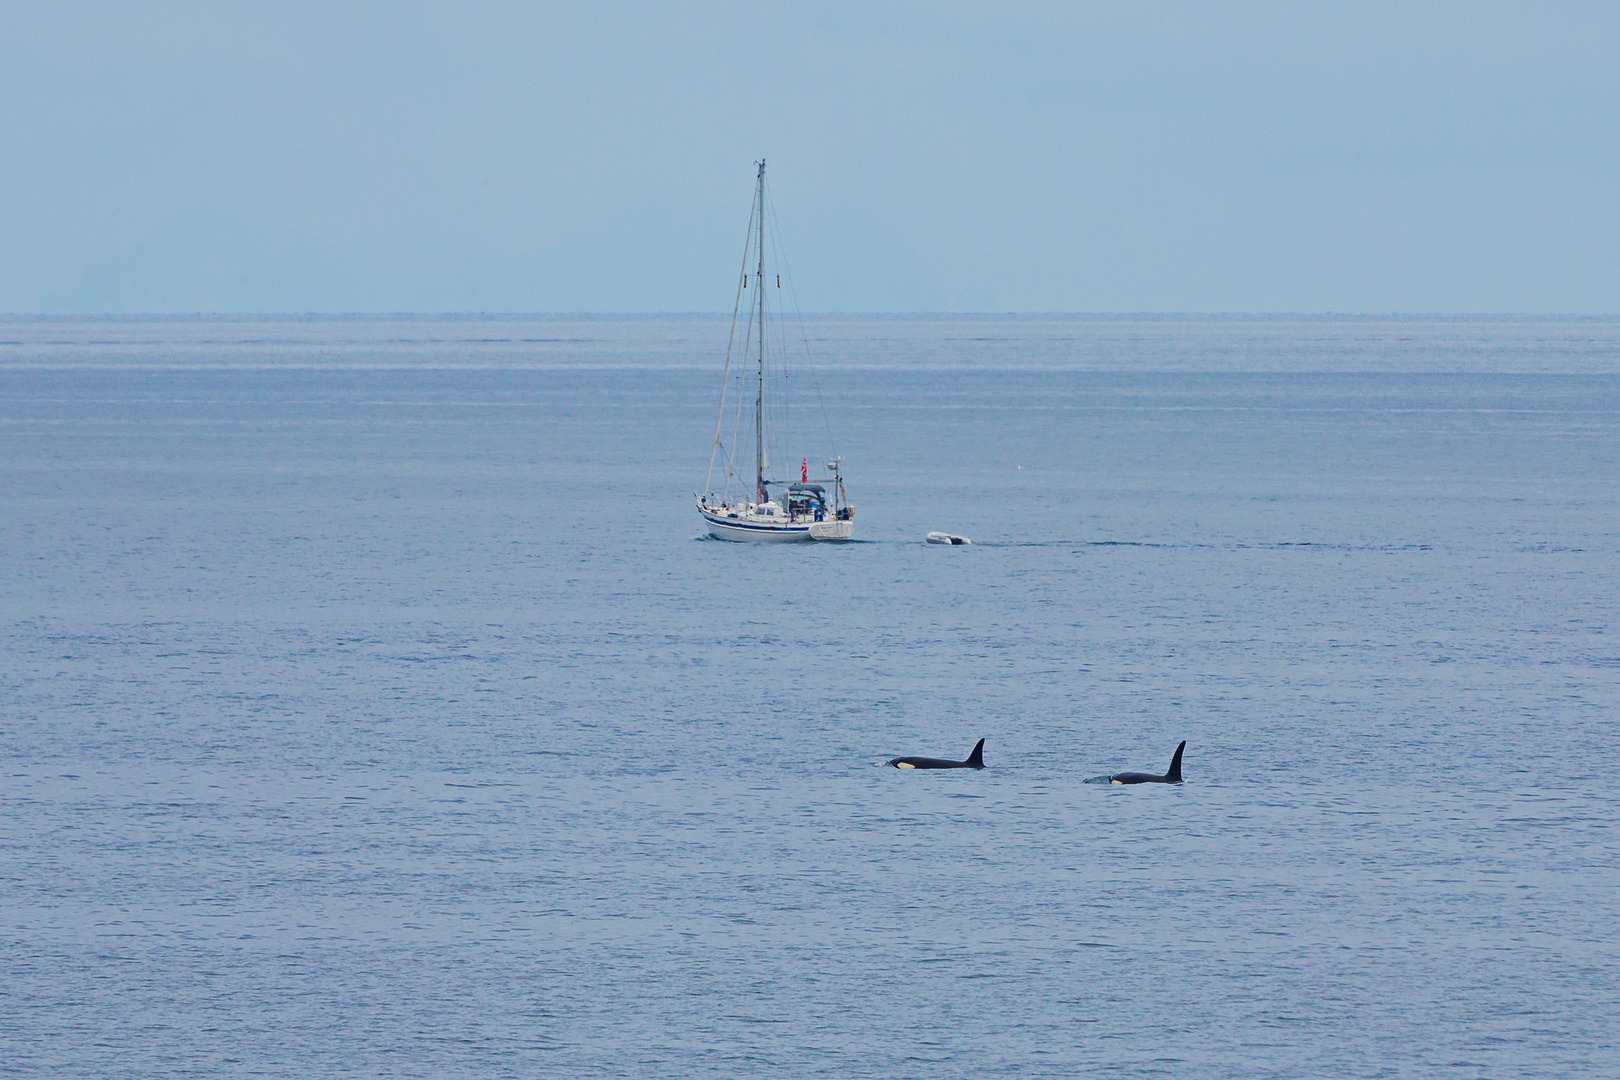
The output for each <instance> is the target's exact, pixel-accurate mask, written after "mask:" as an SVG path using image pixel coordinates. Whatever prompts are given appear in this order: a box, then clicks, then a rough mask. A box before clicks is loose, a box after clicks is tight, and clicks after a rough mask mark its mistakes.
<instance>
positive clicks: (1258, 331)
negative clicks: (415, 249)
mask: <svg viewBox="0 0 1620 1080" xmlns="http://www.w3.org/2000/svg"><path fill="white" fill-rule="evenodd" d="M727 330H728V322H726V321H723V320H718V319H711V318H679V317H672V318H646V319H566V318H534V319H497V318H488V319H475V318H467V319H410V320H388V319H353V320H344V319H307V320H298V319H285V320H128V321H107V320H99V321H98V320H78V321H74V320H34V319H17V318H12V319H9V320H5V321H0V1073H4V1074H6V1075H28V1076H50V1075H61V1076H110V1077H118V1076H181V1075H192V1074H208V1075H241V1076H255V1075H267V1076H297V1077H312V1076H336V1075H364V1076H377V1075H382V1076H423V1077H502V1076H513V1077H530V1076H559V1077H574V1076H581V1077H583V1076H638V1077H672V1076H675V1077H685V1076H692V1077H711V1076H712V1077H730V1076H742V1075H761V1074H764V1075H773V1076H783V1077H801V1076H826V1077H968V1076H972V1077H982V1076H1009V1077H1057V1076H1072V1075H1075V1074H1090V1073H1101V1074H1108V1075H1122V1076H1135V1075H1170V1074H1175V1075H1180V1076H1199V1077H1222V1076H1232V1077H1299V1076H1348V1077H1371V1076H1399V1077H1426V1076H1444V1077H1476V1076H1478V1077H1496V1076H1518V1077H1529V1076H1547V1077H1553V1076H1557V1077H1568V1076H1583V1077H1598V1076H1613V1075H1614V1074H1615V1068H1616V1064H1615V1062H1616V1060H1617V1051H1620V1045H1617V1044H1620V1004H1617V1002H1620V822H1617V811H1620V797H1617V795H1616V789H1615V786H1614V783H1613V779H1612V778H1613V776H1614V775H1615V773H1616V771H1617V770H1620V626H1617V625H1616V610H1617V605H1620V321H1616V320H1540V321H1536V320H1506V319H1503V320H1489V319H1452V320H1421V319H1417V320H1388V321H1380V320H1373V319H1359V320H1358V319H1341V320H1331V319H1324V320H1308V319H1292V320H1290V319H1179V320H1178V319H1128V318H1117V319H1103V318H1096V319H1084V318H1075V319H1063V318H1052V319H1043V318H1011V317H1009V318H937V319H929V318H916V319H906V318H836V319H835V318H828V319H819V318H817V319H810V320H808V321H807V322H806V323H805V325H804V328H803V333H802V337H803V338H804V339H805V342H807V343H808V345H809V347H810V350H811V352H812V353H813V355H814V356H815V357H816V359H817V362H818V366H817V369H816V372H815V378H814V383H815V385H816V386H818V387H819V390H820V392H821V397H822V400H823V401H824V403H825V416H824V417H823V416H822V415H821V414H820V413H819V412H817V413H813V414H811V415H810V417H809V418H808V429H815V430H820V431H824V432H825V431H830V432H831V434H832V437H833V439H834V440H835V444H836V445H835V449H836V452H837V453H839V454H841V455H843V456H844V458H845V466H844V468H845V472H846V475H847V477H848V482H849V493H850V497H851V498H852V500H853V501H854V502H855V504H856V506H857V517H856V525H857V535H858V537H859V539H860V542H858V543H852V544H847V545H812V546H804V547H799V546H792V547H786V548H753V547H747V546H736V545H730V544H725V543H719V542H713V541H707V540H704V539H702V538H701V532H700V528H699V521H698V518H697V515H696V514H695V513H694V511H693V508H692V505H691V493H692V492H693V490H694V489H696V488H698V487H700V486H701V485H702V482H703V473H704V467H705V465H706V463H707V459H708V452H709V444H710V439H711V436H712V434H713V431H714V424H715V403H716V400H717V395H718V392H719V389H720V364H721V362H722V360H723V357H724V351H725V342H726V334H727ZM799 385H801V386H802V385H803V384H802V383H801V384H799ZM723 420H724V423H723V425H722V427H723V428H724V427H726V426H727V425H730V424H731V423H732V422H733V420H734V415H727V416H725V417H723ZM725 437H726V439H727V441H728V444H729V442H730V441H731V439H730V432H729V430H727V431H725ZM826 452H830V451H826ZM826 452H824V451H822V450H821V449H820V448H819V447H817V448H815V449H810V450H807V451H805V453H804V456H809V455H810V454H812V453H813V454H818V455H820V454H823V453H826ZM750 453H751V451H750ZM785 453H787V454H788V461H789V463H790V465H791V466H792V468H794V469H796V468H797V467H798V463H799V458H800V456H801V454H800V451H799V450H797V449H795V448H794V446H793V445H791V444H789V445H788V446H787V449H786V451H785ZM784 471H785V470H784ZM931 529H944V530H949V531H952V532H957V533H962V534H965V535H967V536H970V537H971V538H972V539H973V541H974V544H973V546H971V547H963V548H941V547H936V546H929V545H926V544H924V543H923V542H922V538H923V534H924V533H926V532H927V531H929V530H931ZM980 737H984V738H986V739H987V740H988V742H987V744H986V750H985V760H986V762H987V764H988V766H989V767H988V768H987V769H985V770H984V771H983V772H979V773H963V772H951V773H904V772H900V771H897V770H894V769H887V768H883V767H880V764H879V763H881V762H882V761H883V760H884V759H886V758H887V757H890V756H892V755H896V754H924V755H930V756H942V757H961V756H963V755H965V754H966V753H967V751H968V750H969V748H970V747H971V746H972V744H973V742H974V741H975V740H976V739H978V738H980ZM1183 739H1185V740H1187V744H1188V745H1187V751H1186V760H1185V766H1184V772H1185V775H1186V778H1187V782H1186V783H1185V785H1183V786H1181V787H1169V786H1157V785H1155V786H1144V787H1138V788H1118V787H1109V786H1103V785H1095V784H1091V785H1088V784H1086V783H1084V781H1085V780H1086V779H1087V778H1090V777H1095V776H1097V775H1100V774H1103V773H1108V772H1113V771H1116V770H1120V769H1151V770H1154V771H1159V770H1162V769H1163V768H1164V767H1165V765H1166V764H1167V763H1168V761H1169V758H1170V754H1171V751H1172V750H1173V749H1174V747H1175V745H1176V743H1177V742H1179V741H1181V740H1183Z"/></svg>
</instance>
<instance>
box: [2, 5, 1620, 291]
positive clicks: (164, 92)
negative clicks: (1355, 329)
mask: <svg viewBox="0 0 1620 1080" xmlns="http://www.w3.org/2000/svg"><path fill="white" fill-rule="evenodd" d="M1617 56H1620V5H1615V4H1612V3H1606V4H1597V3H1594V4H1559V3H1548V2H1541V3H1534V4H1528V3H1527V4H1488V3H1455V4H1419V3H1391V4H1378V3H1346V4H1329V3H1289V4H1264V3H1250V4H1230V5H1221V4H1213V3H1198V4H1157V3H1143V2H1131V3H1121V4H1084V3H1078V2H1071V3H1054V4H1009V3H996V4H989V3H984V4H955V3H950V2H946V0H933V2H928V3H917V4H908V3H881V2H879V0H864V2H861V3H850V4H842V3H828V2H824V0H818V2H815V3H802V2H801V3H795V4H774V3H751V4H709V5H638V4H613V3H605V2H601V0H595V2H592V3H589V4H584V3H581V4H569V5H553V4H539V3H535V4H472V3H458V4H418V5H413V4H407V3H399V2H389V3H379V4H372V5H368V4H345V3H341V2H334V0H324V2H321V3H317V4H309V5H300V4H295V3H285V2H278V3H272V4H246V3H244V4H228V3H222V2H217V0H216V2H210V3H198V4H109V3H94V4H75V3H65V2H51V3H7V2H4V0H0V311H14V312H37V311H176V312H192V311H480V310H482V311H689V310H698V311H714V310H720V309H725V310H729V309H730V304H731V299H732V286H733V283H734V275H735V272H736V269H737V263H738V257H739V252H740V248H741V244H742V239H743V230H744V227H745V225H746V222H747V217H748V208H749V200H750V197H751V193H752V183H753V171H754V170H753V162H754V160H755V159H756V158H758V157H761V156H764V157H766V158H768V159H769V161H770V176H771V183H772V187H773V191H774V198H775V201H776V205H777V211H778V216H779V218H780V220H781V224H782V227H783V230H784V235H785V240H786V244H787V251H788V254H789V256H790V258H791V259H792V261H793V267H794V270H795V277H796V279H797V282H798V285H799V294H800V299H801V301H802V303H803V305H804V307H805V308H806V310H813V311H919V310H928V311H951V310H967V311H1354V312H1369V311H1375V312H1388V311H1404V312H1430V311H1454V312H1602V313H1614V312H1620V179H1617V178H1620V60H1617V59H1616V57H1617Z"/></svg>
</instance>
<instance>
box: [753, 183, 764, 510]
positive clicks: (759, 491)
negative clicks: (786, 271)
mask: <svg viewBox="0 0 1620 1080" xmlns="http://www.w3.org/2000/svg"><path fill="white" fill-rule="evenodd" d="M758 164H759V177H758V180H757V184H758V187H757V189H756V191H755V193H754V205H755V207H756V212H757V213H758V214H759V236H758V239H759V270H758V276H757V277H755V279H754V281H755V284H756V285H757V286H758V288H757V289H756V292H758V294H759V389H758V392H757V393H756V394H755V396H754V496H755V499H754V501H755V502H761V503H762V502H765V501H766V499H765V159H764V158H760V159H759V162H758Z"/></svg>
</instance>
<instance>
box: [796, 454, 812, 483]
mask: <svg viewBox="0 0 1620 1080" xmlns="http://www.w3.org/2000/svg"><path fill="white" fill-rule="evenodd" d="M809 482H810V459H809V458H800V459H799V483H801V484H808V483H809Z"/></svg>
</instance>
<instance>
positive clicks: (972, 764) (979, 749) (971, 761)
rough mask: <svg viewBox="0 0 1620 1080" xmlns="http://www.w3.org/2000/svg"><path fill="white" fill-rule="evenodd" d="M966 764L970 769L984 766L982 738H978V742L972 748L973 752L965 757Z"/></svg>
mask: <svg viewBox="0 0 1620 1080" xmlns="http://www.w3.org/2000/svg"><path fill="white" fill-rule="evenodd" d="M967 766H968V768H970V769H982V768H984V740H983V739H980V740H979V744H978V745H977V746H975V747H974V748H973V753H971V754H969V755H968V757H967Z"/></svg>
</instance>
